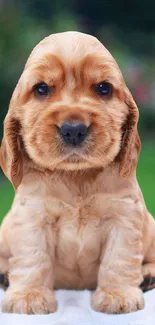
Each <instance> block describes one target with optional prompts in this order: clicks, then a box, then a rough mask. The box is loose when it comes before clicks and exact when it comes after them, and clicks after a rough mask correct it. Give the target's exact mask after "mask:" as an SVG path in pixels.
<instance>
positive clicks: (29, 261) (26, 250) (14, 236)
mask: <svg viewBox="0 0 155 325" xmlns="http://www.w3.org/2000/svg"><path fill="white" fill-rule="evenodd" d="M23 218H24V215H22V218H21V217H19V218H16V221H15V222H14V223H13V225H12V229H11V238H10V245H11V250H12V253H13V257H11V258H10V261H9V262H10V266H9V270H10V275H9V282H10V286H9V288H8V290H7V292H6V295H5V297H4V301H3V303H2V311H3V312H9V313H24V314H47V313H50V312H54V311H55V310H56V309H57V302H56V298H55V296H54V293H53V282H54V279H53V263H54V245H55V241H54V233H53V231H52V229H51V225H50V226H49V225H48V224H47V223H46V220H44V219H43V218H42V219H41V218H40V216H39V215H37V212H35V214H34V215H32V213H31V216H30V217H27V219H26V220H24V221H23ZM47 232H48V236H47ZM47 238H50V244H51V247H52V249H49V247H48V240H47Z"/></svg>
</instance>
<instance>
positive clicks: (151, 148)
mask: <svg viewBox="0 0 155 325" xmlns="http://www.w3.org/2000/svg"><path fill="white" fill-rule="evenodd" d="M67 30H78V31H83V32H86V33H90V34H93V35H95V36H97V37H98V38H99V39H100V40H101V41H102V42H103V43H104V45H105V46H106V47H107V48H108V49H109V50H110V51H111V52H112V54H113V56H114V57H115V59H116V61H117V62H118V64H119V65H120V68H121V70H122V72H123V75H124V77H125V80H126V82H127V85H128V87H129V88H130V90H131V91H132V94H133V96H134V98H135V100H136V102H137V104H138V106H139V110H140V123H139V131H140V135H141V139H142V143H143V146H142V152H141V155H140V160H139V164H138V170H137V176H138V180H139V183H140V186H141V188H142V191H143V194H144V197H145V200H146V204H147V206H148V208H149V210H150V211H151V212H152V213H153V214H154V215H155V199H154V190H155V184H154V183H155V182H154V181H155V174H154V168H155V1H154V0H152V1H151V0H147V1H146V0H136V1H134V0H130V1H124V0H117V1H115V0H111V1H110V0H109V1H108V0H105V1H104V0H98V1H90V0H89V1H88V0H85V1H82V0H70V1H69V0H68V1H65V0H55V1H52V0H26V1H22V0H21V1H20V0H0V104H1V105H0V138H2V134H3V120H4V117H5V115H6V112H7V109H8V104H9V100H10V97H11V94H12V91H13V89H14V87H15V85H16V83H17V81H18V78H19V76H20V74H21V72H22V70H23V67H24V64H25V62H26V59H27V58H28V56H29V54H30V51H31V50H32V48H33V47H34V46H35V45H36V44H37V43H38V42H39V41H40V40H41V39H42V38H43V37H45V36H47V35H49V34H51V33H55V32H61V31H67ZM13 195H14V193H13V189H12V186H11V185H10V184H9V182H8V181H7V180H6V179H5V178H4V176H3V174H2V173H0V197H1V202H0V220H2V218H3V216H4V215H5V213H6V212H7V211H8V209H9V208H10V205H11V202H12V199H13Z"/></svg>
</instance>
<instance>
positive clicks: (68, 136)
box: [60, 122, 88, 145]
mask: <svg viewBox="0 0 155 325" xmlns="http://www.w3.org/2000/svg"><path fill="white" fill-rule="evenodd" d="M60 133H61V135H62V137H63V139H64V140H65V142H67V143H70V144H72V145H77V144H80V143H81V142H82V141H83V140H84V139H85V137H86V135H87V133H88V128H87V126H86V125H84V124H82V123H70V122H66V123H64V124H63V125H62V126H61V128H60Z"/></svg>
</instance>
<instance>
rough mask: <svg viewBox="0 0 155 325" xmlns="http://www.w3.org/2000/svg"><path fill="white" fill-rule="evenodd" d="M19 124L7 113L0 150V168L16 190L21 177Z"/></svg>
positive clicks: (10, 113)
mask: <svg viewBox="0 0 155 325" xmlns="http://www.w3.org/2000/svg"><path fill="white" fill-rule="evenodd" d="M21 145H22V143H21V137H20V124H19V122H18V121H17V120H16V119H15V118H13V117H12V112H10V111H9V112H8V114H7V116H6V118H5V121H4V137H3V140H2V143H1V148H0V166H1V168H2V170H3V172H4V174H5V175H6V176H7V178H8V179H9V180H10V181H11V182H12V184H13V186H14V189H15V190H16V189H17V188H18V186H19V185H20V183H21V180H22V175H23V162H22V152H21Z"/></svg>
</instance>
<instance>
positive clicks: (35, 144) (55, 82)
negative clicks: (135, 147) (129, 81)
mask: <svg viewBox="0 0 155 325" xmlns="http://www.w3.org/2000/svg"><path fill="white" fill-rule="evenodd" d="M128 100H129V95H128V91H127V88H126V86H125V83H124V80H123V77H122V74H121V72H120V70H119V68H118V66H117V64H116V62H115V60H114V59H113V57H112V56H111V54H110V53H109V52H108V51H107V50H106V49H105V47H104V46H103V45H102V44H101V43H100V42H99V41H98V40H97V39H96V38H94V37H92V36H89V35H85V34H81V33H76V32H68V33H62V34H55V35H52V36H50V37H48V38H46V39H44V40H43V41H42V42H41V43H40V44H39V45H37V46H36V48H35V49H34V50H33V52H32V53H31V55H30V57H29V59H28V61H27V64H26V66H25V69H24V72H23V74H22V76H21V78H20V80H19V83H18V85H17V87H16V89H15V92H14V94H13V97H12V100H11V104H10V110H9V113H10V114H12V115H13V116H14V119H15V120H17V121H18V122H19V124H20V135H21V137H22V141H23V143H24V148H25V151H26V152H27V154H28V156H29V157H30V158H31V159H32V160H33V161H34V162H35V163H36V164H38V165H39V166H41V167H45V168H48V169H50V170H53V169H65V170H78V169H84V168H90V167H106V166H107V165H108V164H109V163H110V162H112V161H113V160H114V159H115V157H116V156H117V155H118V153H119V151H120V148H121V143H122V142H121V141H122V136H123V132H124V129H123V126H124V124H125V123H126V121H127V118H128V116H129V107H128V104H127V101H128Z"/></svg>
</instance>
